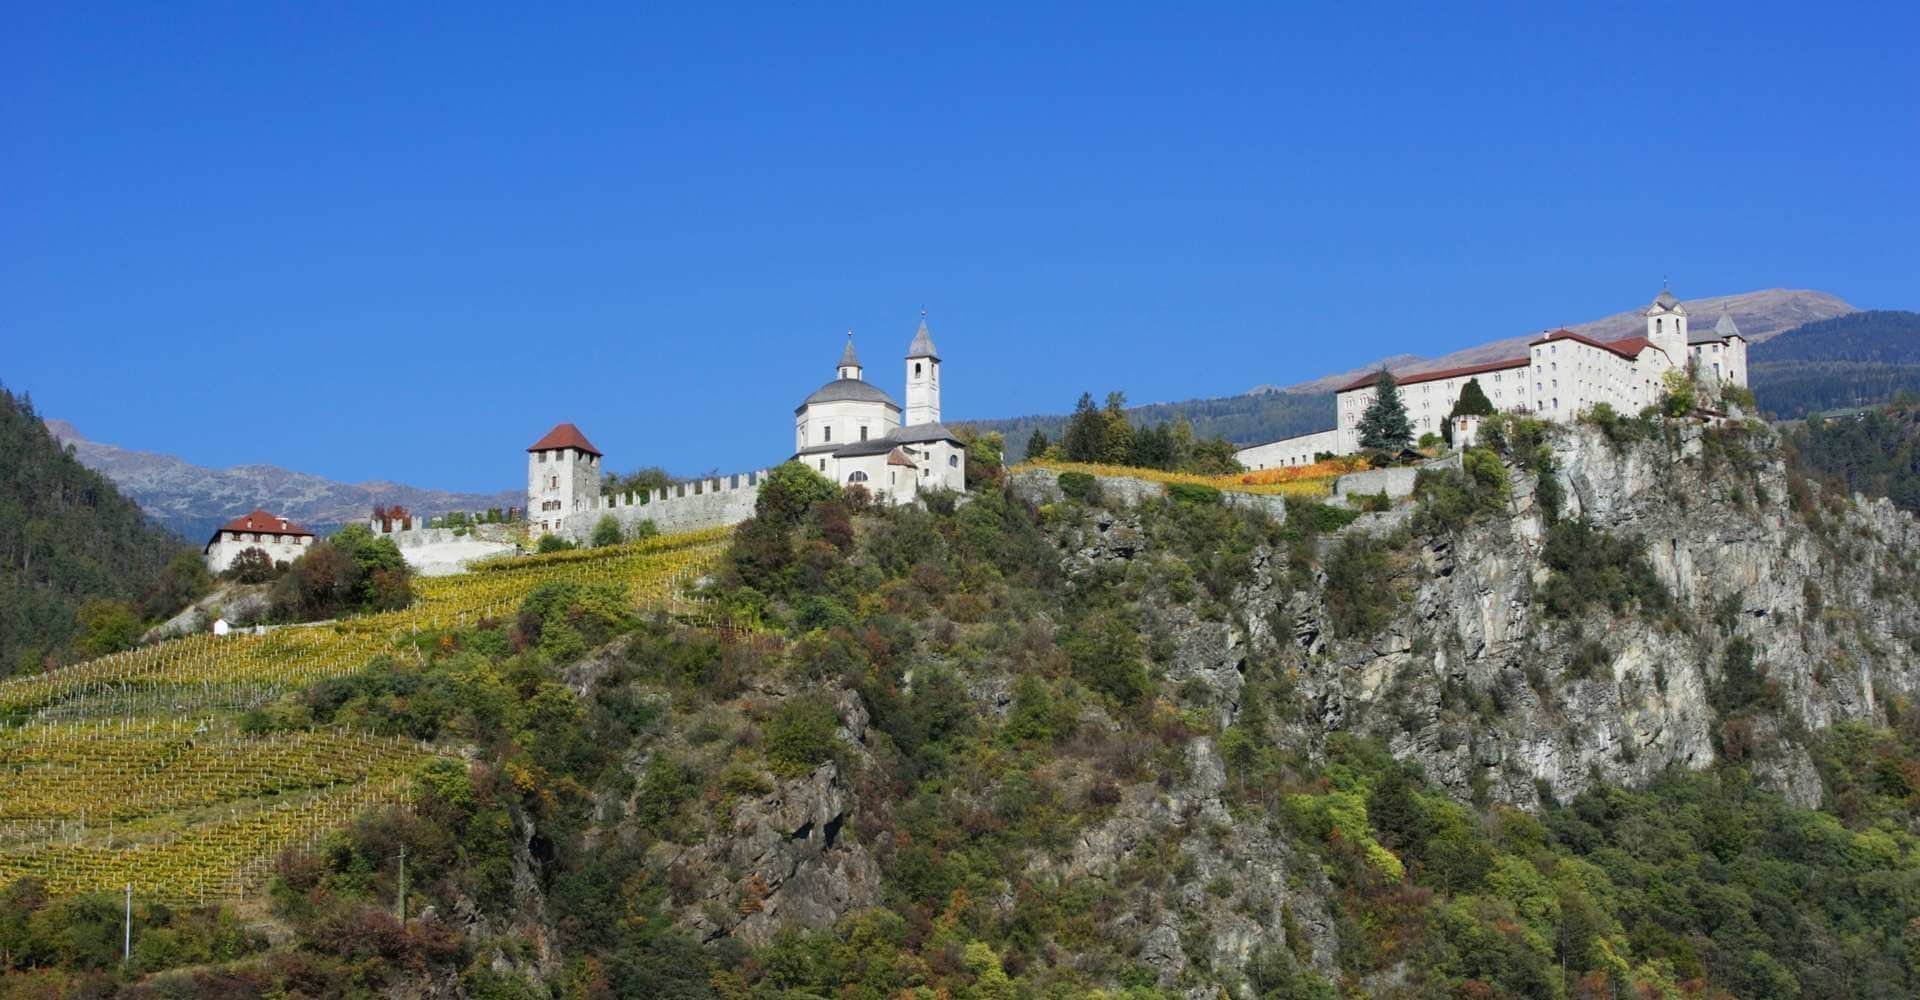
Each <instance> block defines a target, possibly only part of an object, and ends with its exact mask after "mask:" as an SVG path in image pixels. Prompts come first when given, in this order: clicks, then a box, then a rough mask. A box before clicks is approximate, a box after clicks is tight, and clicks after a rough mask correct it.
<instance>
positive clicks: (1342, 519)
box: [1287, 497, 1360, 535]
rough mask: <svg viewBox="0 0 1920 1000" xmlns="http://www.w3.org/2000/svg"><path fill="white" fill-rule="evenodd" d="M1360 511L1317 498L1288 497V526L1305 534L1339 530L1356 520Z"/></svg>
mask: <svg viewBox="0 0 1920 1000" xmlns="http://www.w3.org/2000/svg"><path fill="white" fill-rule="evenodd" d="M1359 516H1360V512H1359V511H1357V510H1354V509H1353V508H1351V507H1335V506H1333V505H1332V504H1325V503H1320V502H1318V501H1315V500H1302V499H1300V498H1298V497H1288V498H1287V527H1289V528H1292V529H1294V531H1295V532H1297V533H1300V534H1305V535H1316V534H1323V533H1325V532H1329V531H1339V530H1340V529H1341V528H1344V527H1346V526H1347V525H1349V524H1352V523H1353V522H1354V519H1355V518H1357V517H1359Z"/></svg>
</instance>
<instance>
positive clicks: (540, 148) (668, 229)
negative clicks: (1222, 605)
mask: <svg viewBox="0 0 1920 1000" xmlns="http://www.w3.org/2000/svg"><path fill="white" fill-rule="evenodd" d="M7 6H8V9H7V10H6V11H4V17H5V24H6V25H7V27H6V30H5V31H4V32H0V93H4V94H5V95H6V97H5V99H4V100H0V379H4V381H5V382H6V383H7V384H8V385H9V386H11V387H13V388H15V389H16V390H18V389H25V390H28V391H30V392H31V393H32V394H33V396H34V398H35V400H36V403H37V404H38V405H39V407H40V409H41V410H42V412H44V413H46V414H48V415H51V416H59V417H65V418H67V419H70V420H72V421H74V422H75V423H76V424H77V425H78V426H79V427H80V428H81V429H82V431H84V432H85V433H87V434H88V436H90V437H93V438H95V439H96V440H102V441H110V442H114V443H118V444H122V445H126V446H130V447H137V448H145V449H153V450H162V451H169V452H173V453H176V454H179V455H182V456H184V457H187V458H189V459H190V460H193V461H196V462H201V463H205V464H211V465H228V464H237V463H248V462H268V463H274V464H278V465H283V466H288V467H292V468H296V469H301V470H306V471H312V472H317V473H321V474H324V475H328V476H333V477H337V478H342V479H351V480H358V479H375V478H385V479H397V480H402V481H407V482H413V483H417V484H421V485H429V486H442V487H448V488H467V489H482V488H503V487H511V486H513V485H515V484H516V483H519V482H520V481H522V477H523V475H524V467H523V465H522V461H523V459H522V456H521V451H520V450H521V449H522V448H524V447H525V446H526V445H527V444H529V443H531V442H532V441H533V439H534V438H536V437H538V436H539V435H540V434H541V433H542V432H544V431H545V430H546V429H547V428H548V427H549V426H550V425H552V424H553V423H555V422H557V421H561V420H573V421H576V422H578V423H579V424H580V425H581V426H582V427H583V428H585V429H586V431H587V433H588V434H589V435H590V436H591V437H592V438H593V439H594V440H595V442H596V443H598V444H599V445H600V446H601V447H602V448H603V449H604V450H606V452H607V453H608V455H609V460H610V463H611V464H612V465H613V466H614V467H616V468H627V467H633V466H638V465H643V464H661V465H665V466H667V467H668V468H669V469H672V470H674V471H676V472H682V473H698V472H701V471H704V470H707V469H709V468H715V467H717V468H720V469H722V470H728V469H738V468H747V467H752V466H754V465H757V464H762V463H769V462H773V461H777V460H779V459H781V458H784V457H785V453H786V452H785V449H787V448H788V447H790V444H791V433H792V429H791V428H792V424H791V421H792V410H793V407H794V405H795V404H797V403H798V401H799V400H800V398H801V397H802V396H804V395H805V394H806V393H807V392H809V391H811V390H812V389H813V388H814V387H815V386H816V385H818V384H819V383H820V382H822V381H825V380H826V379H827V378H828V377H830V376H831V374H832V371H831V368H832V364H833V362H834V361H835V359H836V358H837V356H838V351H839V349H840V341H841V339H842V337H843V335H844V333H845V331H846V330H847V329H848V328H849V327H851V328H853V329H854V330H855V331H856V334H857V335H858V338H859V339H858V342H859V345H860V349H861V352H862V354H863V355H864V358H865V360H866V361H867V362H868V364H869V366H870V369H869V373H870V375H871V376H872V377H874V378H875V380H876V381H879V382H880V383H881V385H883V386H884V387H886V388H888V389H889V391H892V392H895V393H896V394H897V393H898V392H899V383H900V381H901V375H900V369H899V361H898V358H899V356H900V355H901V354H902V353H903V352H904V350H905V347H906V344H907V341H908V338H909V337H910V336H911V334H912V331H913V326H914V323H915V321H916V318H917V317H918V315H919V311H920V309H921V307H922V306H925V307H926V308H927V309H929V310H930V311H931V316H932V321H933V330H934V333H935V335H936V338H937V340H938V342H939V344H940V347H941V349H942V351H943V353H944V354H945V356H946V358H947V373H946V400H945V403H946V412H947V416H948V417H949V419H950V420H955V419H965V418H967V417H985V416H1009V415H1015V414H1020V413H1030V412H1047V411H1055V412H1057V411H1061V410H1064V409H1066V408H1068V407H1069V406H1070V405H1071V403H1072V401H1073V399H1074V398H1075V397H1076V396H1077V395H1078V394H1079V393H1080V392H1081V391H1082V390H1093V391H1094V392H1095V393H1096V394H1099V393H1103V392H1104V391H1106V390H1108V389H1111V388H1120V389H1124V390H1125V391H1126V392H1127V394H1128V396H1129V397H1130V398H1131V399H1133V400H1134V401H1136V402H1147V401H1155V400H1166V399H1179V398H1186V397H1192V396H1202V395H1222V394H1228V393H1233V392H1238V391H1242V390H1244V389H1246V388H1248V387H1250V386H1252V385H1255V384H1258V383H1263V382H1266V383H1288V382H1293V381H1297V380H1299V379H1303V378H1308V377H1312V376H1315V375H1319V374H1323V373H1325V372H1327V371H1331V370H1339V369H1344V368H1348V367H1351V366H1353V365H1356V364H1359V363H1362V362H1365V361H1368V360H1371V359H1373V358H1377V357H1380V356H1382V355H1386V354H1391V353H1395V352H1402V351H1406V352H1414V353H1420V354H1435V353H1440V352H1443V351H1445V350H1449V349H1453V348H1458V347H1462V346H1466V345H1469V344H1473V343H1477V342H1480V341H1484V340H1487V339H1491V338H1494V337H1500V336H1511V335H1516V334H1520V333H1525V332H1528V331H1529V330H1533V329H1539V328H1542V327H1545V326H1548V325H1553V324H1558V323H1566V322H1577V321H1580V320H1585V319H1591V318H1596V317H1598V316H1601V315H1605V314H1607V313H1611V312H1615V311H1617V310H1620V309H1623V308H1628V307H1631V306H1635V305H1638V304H1640V303H1643V302H1644V301H1645V300H1647V299H1648V298H1649V297H1651V296H1652V295H1653V293H1654V292H1655V291H1657V290H1658V288H1659V282H1660V278H1661V275H1663V274H1670V275H1672V278H1673V285H1674V289H1675V291H1676V292H1678V293H1680V294H1681V295H1683V296H1686V297H1693V296H1703V295H1715V294H1725V293H1731V292H1738V291H1746V290H1750V289H1755V288H1763V287H1772V286H1787V287H1810V288H1819V289H1823V290H1826V291H1830V292H1833V293H1836V294H1838V295H1840V296H1842V297H1844V298H1846V299H1847V300H1849V301H1851V302H1853V303H1854V304H1856V305H1859V306H1863V307H1887V308H1902V307H1905V308H1913V307H1920V280H1917V279H1920V238H1916V234H1920V181H1916V179H1915V178H1916V176H1920V71H1916V69H1915V66H1916V63H1917V62H1920V60H1916V59H1915V49H1914V43H1915V39H1916V38H1920V16H1916V14H1915V13H1914V12H1913V11H1914V8H1913V7H1911V6H1910V5H1901V4H1873V5H1868V6H1865V7H1862V8H1859V9H1855V10H1836V9H1835V8H1833V7H1831V6H1829V5H1821V6H1820V7H1819V8H1817V9H1816V8H1812V7H1806V6H1799V7H1787V6H1771V5H1768V6H1760V5H1753V4H1734V5H1726V6H1712V5H1705V4H1677V5H1675V4H1665V5H1660V6H1658V7H1645V8H1629V7H1617V6H1613V5H1609V6H1607V7H1606V8H1604V9H1598V8H1596V9H1594V10H1592V11H1589V12H1586V13H1582V14H1567V13H1564V12H1559V11H1551V12H1543V11H1539V10H1528V9H1527V8H1525V7H1514V8H1512V9H1508V10H1493V9H1491V8H1485V9H1483V8H1482V7H1481V5H1457V4H1448V5H1430V6H1432V7H1433V8H1434V10H1431V11H1427V12H1418V13H1416V12H1410V11H1409V10H1407V9H1406V8H1407V7H1408V6H1410V5H1403V4H1388V5H1380V6H1369V5H1363V4H1341V5H1338V6H1337V8H1335V9H1332V10H1323V11H1319V12H1309V11H1294V10H1284V11H1283V10H1279V9H1278V8H1280V7H1282V6H1288V7H1292V6H1298V5H1278V4H1253V5H1247V6H1245V7H1238V8H1227V7H1215V6H1211V5H1195V4H1178V5H1168V6H1167V7H1165V8H1158V9H1156V8H1146V7H1138V8H1135V7H1127V8H1124V9H1121V8H1116V7H1114V6H1112V5H1099V6H1097V7H1088V8H1086V9H1083V10H1079V11H1068V10H1050V11H1046V12H1039V13H1036V12H1034V11H1032V10H1028V9H1022V8H1023V7H1025V6H1030V5H1021V6H1013V7H1007V8H1005V9H998V10H996V9H990V8H987V7H980V6H971V5H969V6H967V7H966V8H965V9H964V10H957V11H956V12H953V13H926V12H922V11H919V10H917V9H916V10H915V11H914V12H911V13H909V12H907V8H908V7H910V6H911V7H914V8H921V7H925V6H928V5H904V4H884V5H875V6H873V7H871V8H867V9H845V8H836V7H834V6H833V5H814V4H781V5H778V6H770V7H765V8H742V9H738V10H733V11H728V12H719V13H712V14H709V13H705V12H704V11H705V9H707V8H717V5H703V4H684V5H673V6H675V7H677V8H679V9H678V10H669V9H667V8H668V5H642V4H614V5H608V6H606V7H604V8H601V9H595V10H587V9H580V8H577V7H574V6H573V5H567V6H568V7H569V8H570V9H568V10H565V11H560V12H555V11H551V10H546V9H541V8H544V7H547V6H550V5H525V4H516V5H509V6H503V7H501V8H498V9H491V10H482V9H481V7H480V5H454V6H452V7H448V8H446V9H445V11H444V12H441V13H425V12H420V11H416V10H409V11H396V10H395V9H394V8H396V7H400V6H407V7H414V6H419V5H394V4H379V5H371V4H370V5H345V4H329V5H324V6H321V7H316V8H314V9H304V10H293V9H282V8H281V6H280V5H261V4H233V5H230V6H224V7H198V6H189V5H175V4H122V5H118V6H120V7H121V8H122V9H121V10H118V11H100V10H82V9H80V8H79V6H78V5H71V4H43V3H35V4H18V3H9V4H8V5H7ZM936 6H937V5H936ZM954 6H955V7H958V6H959V5H954ZM465 8H472V9H465ZM694 10H700V11H701V12H700V13H689V11H694Z"/></svg>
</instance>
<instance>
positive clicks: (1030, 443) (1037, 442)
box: [1026, 427, 1053, 462]
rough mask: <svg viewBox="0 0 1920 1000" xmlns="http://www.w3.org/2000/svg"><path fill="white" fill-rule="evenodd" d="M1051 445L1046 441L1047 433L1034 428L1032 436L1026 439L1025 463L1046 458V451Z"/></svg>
mask: <svg viewBox="0 0 1920 1000" xmlns="http://www.w3.org/2000/svg"><path fill="white" fill-rule="evenodd" d="M1052 444H1053V442H1051V441H1048V440H1047V432H1046V431H1043V430H1041V429H1040V428H1038V427H1035V428H1034V429H1033V434H1032V436H1030V437H1028V438H1027V451H1026V455H1027V461H1029V462H1031V461H1034V460H1035V459H1040V458H1045V457H1047V449H1048V448H1049V447H1051V446H1052Z"/></svg>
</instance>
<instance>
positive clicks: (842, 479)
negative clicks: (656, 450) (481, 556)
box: [527, 313, 967, 540]
mask: <svg viewBox="0 0 1920 1000" xmlns="http://www.w3.org/2000/svg"><path fill="white" fill-rule="evenodd" d="M904 372H905V376H906V381H905V387H906V399H907V405H906V408H905V409H904V410H903V409H902V408H901V406H900V404H899V403H897V402H895V401H894V399H893V397H892V396H890V395H888V394H887V392H886V391H885V390H884V389H881V388H880V387H879V386H877V385H874V384H873V383H871V382H868V381H867V380H866V377H865V375H866V369H865V367H864V366H862V365H861V364H860V358H859V356H858V355H857V354H856V353H855V352H854V348H853V335H852V334H851V333H849V334H848V335H847V343H846V347H845V348H844V349H843V350H842V351H841V354H840V362H839V364H837V365H835V366H834V377H833V379H832V380H831V381H829V382H827V384H825V385H823V386H821V387H820V388H818V389H815V390H814V391H813V393H812V394H811V395H809V396H807V398H805V399H803V400H801V402H800V405H799V406H798V407H796V408H795V409H794V411H793V452H792V459H791V460H792V461H798V462H804V463H806V464H807V465H808V466H809V467H811V468H812V469H813V470H814V471H816V472H818V473H820V474H821V475H823V476H825V477H827V478H828V479H831V480H833V481H834V482H835V483H838V484H839V485H841V486H861V487H864V488H865V489H866V490H867V492H869V493H870V494H872V495H873V498H874V499H875V500H877V501H880V502H883V503H906V502H908V501H911V500H913V499H914V498H916V497H918V496H919V495H920V493H921V492H922V491H924V490H929V489H946V490H955V491H960V490H964V489H966V485H967V452H966V446H965V445H964V444H962V443H961V441H960V439H959V437H957V436H956V435H955V434H954V433H953V432H952V431H950V430H948V429H947V427H946V425H944V424H942V423H941V422H940V353H939V351H938V350H936V349H935V348H934V346H933V335H932V334H931V333H929V332H928V331H927V320H926V315H925V314H924V313H922V315H921V317H920V328H919V330H917V331H916V332H915V333H914V335H913V340H912V342H911V343H909V344H908V345H907V356H906V359H905V364H904ZM603 457H604V456H603V455H602V454H601V452H600V449H598V448H596V447H594V445H593V442H591V441H589V440H587V436H586V434H585V433H583V432H582V431H581V430H580V428H578V427H576V426H574V425H573V424H570V423H563V424H560V425H558V426H556V427H554V428H553V429H552V430H550V431H548V432H547V433H546V434H545V435H544V436H542V437H541V438H540V440H538V441H535V442H534V443H533V444H532V445H529V446H528V447H527V521H528V524H529V527H530V528H531V530H532V533H533V534H534V536H535V537H538V536H540V535H543V534H558V535H563V536H565V537H568V538H573V539H576V540H578V539H584V538H586V537H588V536H589V535H590V534H591V533H592V531H593V527H594V525H595V524H597V523H598V522H599V520H600V519H601V518H602V517H605V516H607V515H609V514H611V515H613V516H614V518H615V520H617V521H619V522H621V523H622V525H623V527H630V526H631V525H632V524H633V523H636V522H638V521H642V520H647V521H653V522H654V523H655V526H656V527H658V528H660V529H661V530H663V531H668V530H685V529H688V528H696V527H707V526H711V525H718V524H732V523H735V522H738V521H743V520H745V519H746V518H748V517H750V516H752V515H753V507H754V499H755V496H756V494H757V493H758V491H759V488H760V482H761V477H763V476H765V475H766V472H765V471H764V470H756V471H753V472H746V473H736V474H733V475H727V476H708V477H703V478H701V479H695V480H688V481H686V482H681V483H676V484H674V485H673V486H670V487H666V488H663V489H658V490H655V491H653V492H651V493H641V494H623V495H620V496H602V495H601V492H600V481H601V472H602V468H601V459H602V458H603Z"/></svg>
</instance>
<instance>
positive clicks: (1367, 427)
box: [1360, 368, 1413, 451]
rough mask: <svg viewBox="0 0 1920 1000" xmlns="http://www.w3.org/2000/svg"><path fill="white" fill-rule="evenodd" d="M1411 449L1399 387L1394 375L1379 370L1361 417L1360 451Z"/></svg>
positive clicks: (1410, 430) (1410, 425) (1408, 423)
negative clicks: (1370, 398) (1363, 449)
mask: <svg viewBox="0 0 1920 1000" xmlns="http://www.w3.org/2000/svg"><path fill="white" fill-rule="evenodd" d="M1412 446H1413V421H1412V420H1409V419H1408V418H1407V404H1406V403H1404V402H1401V400H1400V386H1399V383H1397V382H1395V381H1394V380H1393V373H1392V372H1389V371H1387V370H1386V369H1384V368H1382V369H1380V378H1379V380H1377V381H1375V382H1374V383H1373V402H1371V403H1369V404H1367V412H1365V413H1363V414H1361V415H1360V447H1362V448H1368V449H1373V450H1375V451H1399V450H1401V449H1402V448H1410V447H1412Z"/></svg>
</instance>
